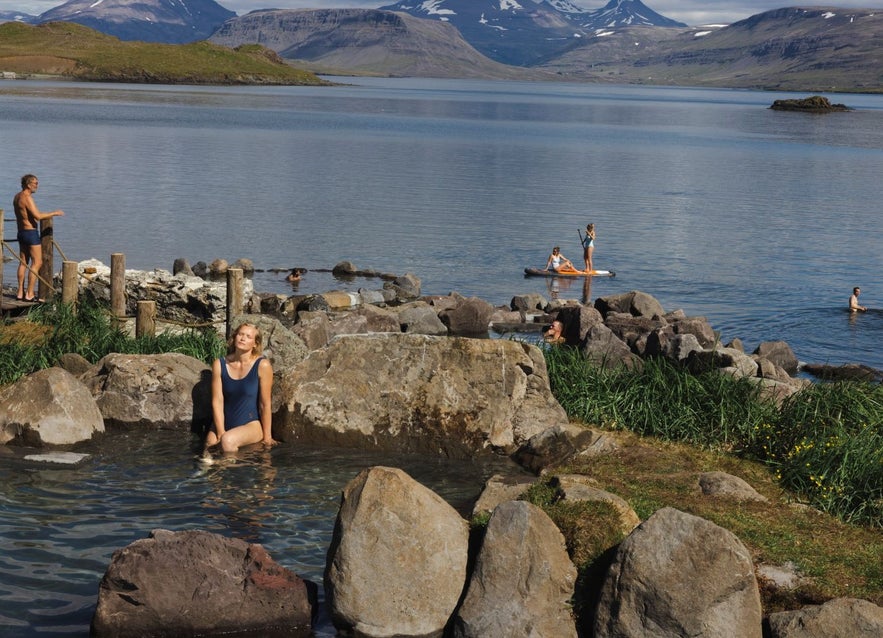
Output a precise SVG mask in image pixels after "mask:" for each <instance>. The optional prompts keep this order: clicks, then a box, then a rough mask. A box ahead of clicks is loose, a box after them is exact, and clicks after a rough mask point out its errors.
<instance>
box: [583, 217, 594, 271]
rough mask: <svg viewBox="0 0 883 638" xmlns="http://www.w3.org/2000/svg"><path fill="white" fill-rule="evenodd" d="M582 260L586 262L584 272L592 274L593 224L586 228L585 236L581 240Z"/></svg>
mask: <svg viewBox="0 0 883 638" xmlns="http://www.w3.org/2000/svg"><path fill="white" fill-rule="evenodd" d="M582 243H583V259H584V260H585V262H586V272H592V271H593V270H594V268H592V253H593V252H595V224H588V225H587V226H586V236H585V237H583V238H582Z"/></svg>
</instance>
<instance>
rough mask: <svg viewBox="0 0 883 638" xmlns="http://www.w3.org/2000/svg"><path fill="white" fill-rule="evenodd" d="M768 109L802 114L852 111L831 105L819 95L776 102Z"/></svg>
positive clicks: (843, 105)
mask: <svg viewBox="0 0 883 638" xmlns="http://www.w3.org/2000/svg"><path fill="white" fill-rule="evenodd" d="M770 108H771V109H773V110H774V111H802V112H804V113H833V112H836V111H850V110H852V109H850V108H849V107H848V106H846V105H845V104H831V101H830V100H829V99H828V98H826V97H822V96H821V95H813V96H811V97H805V98H803V99H799V100H776V101H775V102H773V105H772V106H771V107H770Z"/></svg>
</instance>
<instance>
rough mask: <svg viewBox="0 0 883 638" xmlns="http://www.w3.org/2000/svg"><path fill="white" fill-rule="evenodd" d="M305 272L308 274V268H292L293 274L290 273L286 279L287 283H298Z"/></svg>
mask: <svg viewBox="0 0 883 638" xmlns="http://www.w3.org/2000/svg"><path fill="white" fill-rule="evenodd" d="M305 272H307V269H306V268H292V269H291V272H289V273H288V276H286V277H285V281H290V282H291V283H297V282H299V281H300V279H301V277H302V276H303V274H304V273H305Z"/></svg>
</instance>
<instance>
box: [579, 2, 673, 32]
mask: <svg viewBox="0 0 883 638" xmlns="http://www.w3.org/2000/svg"><path fill="white" fill-rule="evenodd" d="M575 20H576V21H578V22H579V23H580V24H581V25H582V26H583V27H584V28H586V29H612V28H615V27H685V26H687V25H686V24H684V23H683V22H678V21H677V20H672V19H671V18H666V17H665V16H664V15H660V14H658V13H656V12H655V11H654V10H653V9H651V8H650V7H648V6H647V5H645V4H644V3H643V2H641V0H610V2H608V3H607V4H606V5H605V6H604V7H602V8H601V9H595V10H594V11H587V12H584V13H578V14H577V15H576V16H575Z"/></svg>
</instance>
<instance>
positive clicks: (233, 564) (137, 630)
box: [91, 530, 318, 638]
mask: <svg viewBox="0 0 883 638" xmlns="http://www.w3.org/2000/svg"><path fill="white" fill-rule="evenodd" d="M317 592H318V588H317V587H316V585H315V584H313V583H309V582H307V581H304V580H301V579H300V578H298V576H297V575H296V574H294V573H293V572H291V571H289V570H288V569H285V568H284V567H282V566H280V565H279V564H277V563H276V562H275V561H274V560H273V559H272V558H271V557H270V556H269V554H267V552H266V550H265V549H264V548H263V547H262V546H261V545H256V544H249V543H246V542H245V541H241V540H238V539H235V538H225V537H223V536H221V535H219V534H211V533H208V532H203V531H184V532H172V531H167V530H154V531H153V532H151V534H150V536H149V538H146V539H142V540H138V541H135V542H134V543H132V544H131V545H128V546H127V547H124V548H122V549H119V550H117V551H116V552H114V554H113V557H112V558H111V562H110V565H109V567H108V568H107V571H106V572H105V574H104V577H103V578H102V579H101V583H100V585H99V587H98V605H97V607H96V609H95V614H94V615H93V617H92V631H91V635H92V636H95V637H97V638H112V637H113V638H116V637H118V636H138V637H139V638H152V637H157V638H159V637H170V636H224V635H243V634H247V635H252V636H275V635H284V636H289V637H291V638H299V637H303V638H306V637H308V636H310V635H312V634H311V628H312V618H313V615H314V613H315V606H316V605H317V604H318V603H317Z"/></svg>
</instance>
